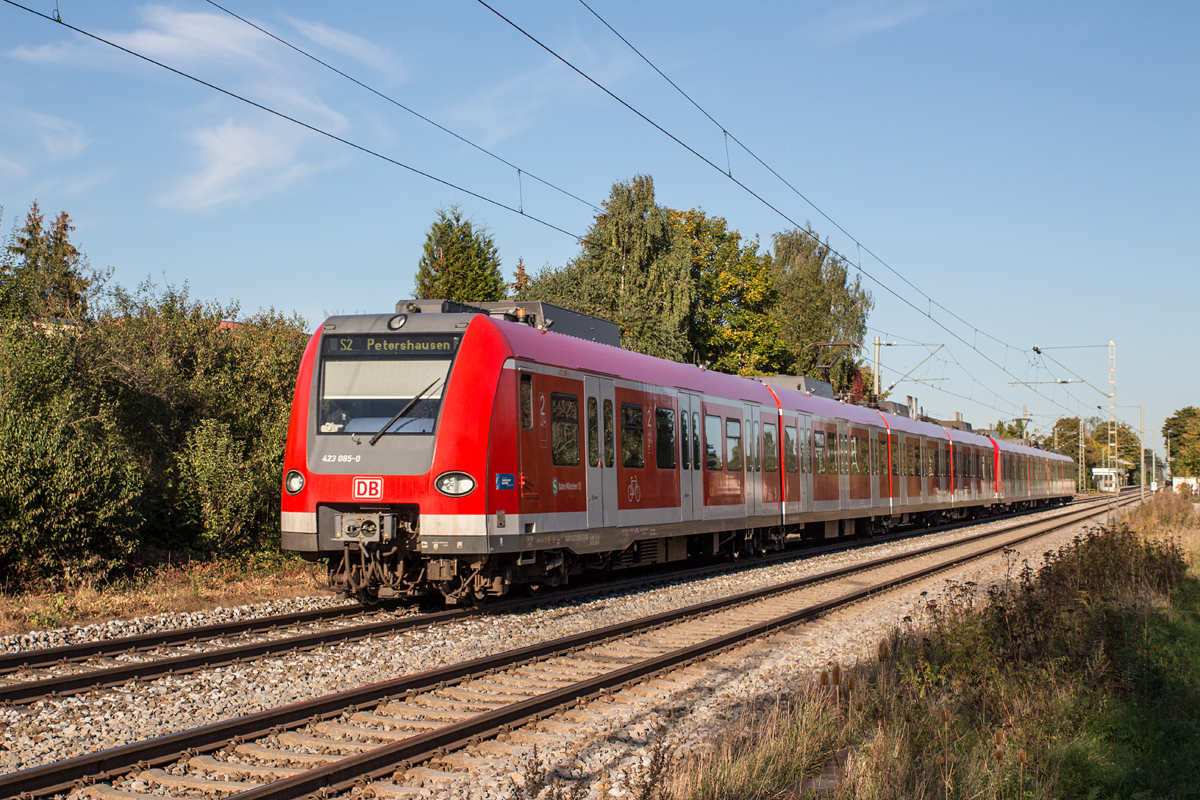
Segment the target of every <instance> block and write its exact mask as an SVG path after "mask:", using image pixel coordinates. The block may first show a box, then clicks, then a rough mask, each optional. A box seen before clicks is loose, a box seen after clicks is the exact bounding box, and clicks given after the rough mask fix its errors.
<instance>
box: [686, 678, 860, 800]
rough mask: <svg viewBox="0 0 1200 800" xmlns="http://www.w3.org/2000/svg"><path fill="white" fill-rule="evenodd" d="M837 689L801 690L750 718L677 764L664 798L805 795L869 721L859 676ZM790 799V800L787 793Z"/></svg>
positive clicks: (805, 685)
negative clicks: (803, 786) (812, 779)
mask: <svg viewBox="0 0 1200 800" xmlns="http://www.w3.org/2000/svg"><path fill="white" fill-rule="evenodd" d="M837 677H839V678H841V683H840V685H835V684H833V683H832V678H831V677H830V674H829V673H828V672H826V673H825V677H824V683H821V679H819V678H818V679H816V680H814V681H813V682H811V683H810V682H808V681H804V682H802V683H800V684H799V685H798V686H796V687H795V689H794V690H793V691H792V692H791V693H789V694H788V695H787V696H781V697H779V698H777V699H776V702H774V703H773V704H770V705H768V706H766V707H762V708H759V709H748V710H746V711H744V712H743V714H742V716H741V717H740V719H739V721H738V723H737V724H736V725H734V726H733V727H731V728H729V729H727V730H725V731H724V732H723V733H722V735H721V736H720V737H719V738H718V739H716V740H715V741H713V742H711V743H710V744H711V746H710V747H708V748H706V749H704V750H703V751H701V752H693V753H690V754H688V755H687V756H686V757H684V758H683V759H681V760H679V761H677V762H676V763H674V764H673V765H672V766H671V767H670V768H669V769H668V771H667V774H666V775H665V777H664V783H665V787H664V791H663V796H665V797H671V798H704V800H759V799H762V800H765V798H774V797H792V796H793V795H794V794H798V792H799V787H800V783H801V781H802V780H803V779H804V778H806V777H808V776H811V775H813V774H814V773H816V772H818V771H819V770H820V769H821V767H822V765H823V764H824V763H825V761H826V759H828V758H829V757H830V754H831V753H834V752H836V751H837V750H838V749H839V748H840V747H842V746H843V745H844V744H845V743H846V742H847V741H849V740H850V738H851V737H852V736H853V734H854V733H855V732H856V731H857V730H858V729H859V728H860V727H861V725H862V724H863V721H864V717H863V713H862V707H861V698H860V697H859V694H860V693H862V692H867V691H871V689H870V687H867V686H866V685H865V682H864V680H863V678H864V677H865V674H863V673H859V674H858V677H857V683H856V687H855V690H853V691H850V690H848V688H847V687H848V685H849V684H850V682H851V680H852V679H853V678H854V674H853V673H851V674H849V675H847V676H842V675H841V674H840V668H839V674H838V676H837ZM781 792H782V793H781Z"/></svg>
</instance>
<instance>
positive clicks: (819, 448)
mask: <svg viewBox="0 0 1200 800" xmlns="http://www.w3.org/2000/svg"><path fill="white" fill-rule="evenodd" d="M813 471H814V472H817V473H823V472H824V471H825V431H818V430H814V431H813Z"/></svg>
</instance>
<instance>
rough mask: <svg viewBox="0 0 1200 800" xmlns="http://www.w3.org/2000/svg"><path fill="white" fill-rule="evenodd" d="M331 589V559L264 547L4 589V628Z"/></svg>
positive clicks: (0, 599)
mask: <svg viewBox="0 0 1200 800" xmlns="http://www.w3.org/2000/svg"><path fill="white" fill-rule="evenodd" d="M327 594H331V592H330V591H329V589H328V587H327V586H326V585H325V571H324V566H323V565H320V564H309V563H307V562H305V561H302V560H300V559H298V558H293V557H291V556H282V555H278V554H271V553H264V554H258V555H253V556H247V557H237V558H233V557H231V558H226V559H222V560H219V561H187V562H183V563H175V564H169V563H168V564H161V565H157V566H153V567H146V568H145V569H144V570H142V571H141V572H140V573H138V574H137V576H136V577H130V578H115V579H112V580H99V579H86V580H82V581H80V582H78V583H76V584H72V585H70V586H69V587H65V588H62V589H60V590H59V591H42V592H20V593H14V594H5V593H0V636H7V635H11V634H20V633H25V632H27V631H30V630H34V629H38V628H55V627H60V626H65V625H75V624H88V623H93V622H105V621H108V620H117V619H124V618H128V617H134V616H138V617H141V616H146V615H148V614H159V613H163V612H168V611H182V612H188V611H203V610H208V609H212V608H215V607H216V606H238V605H243V604H246V603H256V602H262V601H266V600H280V599H285V598H290V597H296V596H301V595H327Z"/></svg>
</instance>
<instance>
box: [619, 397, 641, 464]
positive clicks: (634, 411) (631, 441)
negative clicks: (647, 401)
mask: <svg viewBox="0 0 1200 800" xmlns="http://www.w3.org/2000/svg"><path fill="white" fill-rule="evenodd" d="M644 437H645V434H644V432H643V429H642V407H641V406H640V405H638V404H637V403H621V464H622V465H623V466H626V467H631V468H633V469H641V468H642V467H644V466H646V442H645V439H644Z"/></svg>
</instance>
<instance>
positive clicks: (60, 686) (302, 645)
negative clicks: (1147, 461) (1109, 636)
mask: <svg viewBox="0 0 1200 800" xmlns="http://www.w3.org/2000/svg"><path fill="white" fill-rule="evenodd" d="M1086 502H1088V503H1093V502H1106V501H1094V500H1089V501H1086ZM1073 507H1074V508H1079V504H1078V503H1077V504H1075V505H1074V506H1073ZM1043 510H1044V509H1043ZM1025 513H1031V512H1025ZM1014 516H1021V514H1020V513H1017V514H1006V515H998V516H996V517H993V518H990V519H985V520H961V521H956V522H953V523H950V524H947V525H942V526H937V527H932V528H920V529H914V530H910V531H903V532H898V533H895V534H891V535H886V536H879V537H874V538H872V539H870V540H867V541H869V542H870V543H871V544H883V543H887V542H891V541H897V540H902V539H909V538H913V537H915V536H925V535H931V534H934V533H939V532H947V531H952V530H957V529H959V528H963V527H970V526H971V525H976V524H982V523H984V522H989V521H998V520H1003V519H1007V518H1011V517H1014ZM861 544H862V540H858V541H849V540H848V541H845V542H838V543H836V544H830V545H823V546H818V547H808V548H805V549H803V550H800V551H789V552H786V553H782V554H775V555H772V556H767V557H765V558H759V559H757V560H755V561H751V562H746V563H744V564H741V565H738V566H734V565H729V564H722V565H719V566H714V565H707V566H699V567H693V568H690V569H683V570H675V571H672V572H669V573H663V572H659V573H657V574H656V575H655V576H654V579H657V580H659V581H661V582H663V583H664V584H669V583H671V582H672V581H680V580H694V579H695V576H698V575H708V574H723V573H727V572H732V571H736V570H738V569H747V568H757V567H760V566H767V565H770V564H774V563H778V562H783V561H788V560H792V559H795V558H797V557H809V556H814V555H820V554H824V553H829V552H842V551H845V550H849V549H852V548H854V547H857V546H861ZM646 581H647V578H646V576H644V575H641V576H637V577H632V578H629V579H626V580H621V581H611V580H609V581H602V582H597V583H595V584H591V585H587V586H583V587H580V588H578V589H572V590H566V591H562V592H556V593H554V594H553V595H552V596H551V597H552V600H550V602H563V601H570V600H573V599H577V598H580V597H589V596H594V595H596V594H597V593H602V594H611V593H615V592H619V591H621V590H623V589H624V588H628V587H631V586H632V587H644V586H645V585H646ZM546 602H547V600H541V601H531V600H526V599H519V600H512V601H509V602H505V603H495V604H490V605H487V606H484V607H482V608H470V607H467V608H458V609H448V610H446V611H439V612H431V613H429V614H421V615H413V616H410V617H402V618H400V619H389V620H381V621H378V622H372V623H366V624H364V625H355V626H350V627H343V628H332V629H329V630H326V631H317V632H312V633H307V634H298V635H295V636H285V637H281V638H278V639H272V640H268V641H262V642H254V643H247V644H243V645H235V646H233V647H227V648H219V649H214V650H208V651H205V652H202V653H189V654H184V655H179V656H170V657H167V658H159V659H153V660H148V661H140V662H130V663H129V664H123V665H120V666H113V667H105V668H101V669H92V670H86V671H83V672H77V673H71V674H67V675H58V676H54V677H49V678H39V679H37V680H32V681H23V682H20V683H12V684H8V685H3V686H0V705H9V704H26V703H32V702H36V701H38V700H43V699H47V698H56V697H65V696H69V695H72V694H78V693H79V692H83V691H87V690H90V689H100V688H107V687H112V686H119V685H121V684H124V683H128V682H130V681H135V680H150V679H153V678H156V677H160V676H163V675H171V674H176V675H177V674H186V673H189V672H195V671H196V670H200V669H206V668H215V667H221V666H227V665H230V664H236V663H240V662H241V661H244V660H247V659H254V658H262V657H265V656H270V655H277V654H280V653H287V652H292V651H303V650H310V649H312V648H315V647H320V646H323V645H327V644H336V643H340V642H350V641H357V640H360V639H364V638H368V637H371V636H379V635H385V634H392V633H397V632H400V631H405V630H416V629H419V628H422V627H429V626H432V625H439V624H447V623H450V622H456V621H461V620H464V619H470V618H474V617H478V616H482V615H486V614H500V613H509V612H512V611H519V610H522V609H524V608H527V607H530V606H531V605H535V604H537V605H543V604H545V603H546ZM370 610H371V609H370V607H367V606H361V605H360V606H350V607H345V608H343V609H322V610H319V611H307V612H298V613H295V614H286V615H279V616H275V617H259V618H257V619H255V620H244V621H239V622H237V623H219V624H216V625H209V626H203V627H198V628H190V629H182V630H176V631H165V632H161V633H149V634H142V635H139V636H132V637H124V638H121V639H107V640H100V641H97V642H83V643H80V644H77V645H65V646H63V647H58V648H49V649H44V650H29V651H24V652H18V653H9V654H3V655H0V672H3V671H4V670H5V669H7V670H8V671H9V672H11V671H13V669H17V668H32V667H37V666H41V667H46V666H54V665H57V664H59V663H63V662H66V661H75V660H80V659H83V658H87V657H92V656H95V655H116V654H122V653H127V652H129V651H131V650H146V649H149V648H151V647H154V646H163V645H168V644H178V643H189V642H191V641H192V640H193V639H194V640H196V641H200V640H202V639H203V640H210V641H211V640H212V639H214V638H219V637H220V636H223V635H230V634H233V633H241V632H246V631H260V632H269V631H270V630H272V629H275V628H278V627H283V626H285V625H287V624H289V623H290V624H296V622H305V621H314V620H315V621H320V620H321V619H330V618H339V617H348V616H355V615H357V614H365V613H370ZM204 633H208V634H209V635H197V634H204ZM16 662H20V665H19V667H12V666H11V665H12V664H14V663H16Z"/></svg>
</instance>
